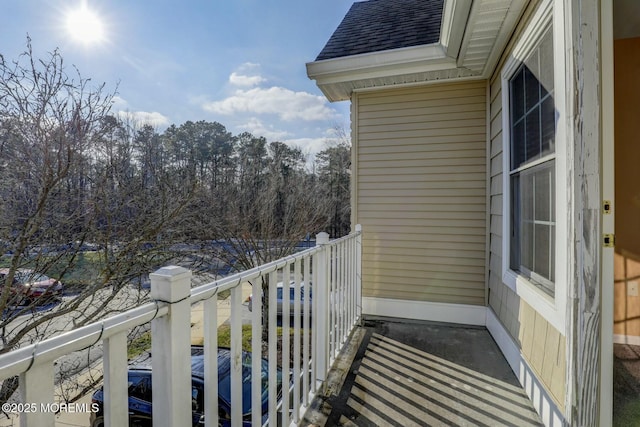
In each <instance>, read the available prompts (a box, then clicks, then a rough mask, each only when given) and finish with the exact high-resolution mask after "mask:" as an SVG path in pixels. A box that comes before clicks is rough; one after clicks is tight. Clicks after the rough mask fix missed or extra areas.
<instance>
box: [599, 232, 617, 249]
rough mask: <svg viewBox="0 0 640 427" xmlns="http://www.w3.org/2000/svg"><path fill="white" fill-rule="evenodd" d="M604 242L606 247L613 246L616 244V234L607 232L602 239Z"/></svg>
mask: <svg viewBox="0 0 640 427" xmlns="http://www.w3.org/2000/svg"><path fill="white" fill-rule="evenodd" d="M602 244H603V246H604V247H605V248H612V247H614V246H615V244H616V236H615V234H605V235H604V236H603V239H602Z"/></svg>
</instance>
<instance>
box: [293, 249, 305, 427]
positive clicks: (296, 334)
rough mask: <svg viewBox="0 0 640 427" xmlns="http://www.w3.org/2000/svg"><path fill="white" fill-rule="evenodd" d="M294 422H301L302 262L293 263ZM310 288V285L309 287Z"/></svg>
mask: <svg viewBox="0 0 640 427" xmlns="http://www.w3.org/2000/svg"><path fill="white" fill-rule="evenodd" d="M293 283H294V284H293V378H294V381H293V422H294V423H296V424H297V423H298V421H299V420H300V414H299V412H300V315H301V313H300V299H301V289H300V260H299V259H297V260H295V262H294V263H293ZM307 286H308V285H307Z"/></svg>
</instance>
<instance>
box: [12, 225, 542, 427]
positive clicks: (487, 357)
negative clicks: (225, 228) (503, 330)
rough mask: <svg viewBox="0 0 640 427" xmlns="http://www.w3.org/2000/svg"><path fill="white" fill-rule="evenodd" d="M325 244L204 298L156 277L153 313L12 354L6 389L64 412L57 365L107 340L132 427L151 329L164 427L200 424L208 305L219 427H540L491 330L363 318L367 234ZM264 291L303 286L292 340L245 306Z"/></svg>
mask: <svg viewBox="0 0 640 427" xmlns="http://www.w3.org/2000/svg"><path fill="white" fill-rule="evenodd" d="M316 242H317V246H316V247H314V248H310V249H307V250H305V251H303V252H299V253H297V254H296V255H294V256H290V257H288V258H285V259H281V260H279V261H275V262H273V263H270V264H266V265H262V266H260V267H258V268H255V269H252V270H249V271H245V272H242V273H239V274H236V275H233V276H229V277H226V278H223V279H221V280H218V281H215V282H212V283H209V284H205V285H202V286H199V287H196V288H191V273H190V272H189V271H188V270H186V269H184V268H181V267H165V268H162V269H160V270H158V271H156V272H155V273H153V274H151V296H152V299H153V301H152V302H151V303H148V304H146V305H143V306H140V307H138V308H136V309H134V310H130V311H128V312H125V313H122V314H119V315H116V316H113V317H110V318H107V319H105V320H103V321H102V322H100V323H96V324H92V325H88V326H85V327H82V328H79V329H76V330H73V331H70V332H67V333H65V334H62V335H59V336H56V337H53V338H50V339H48V340H46V341H42V342H39V343H37V344H35V345H30V346H27V347H24V348H21V349H19V350H16V351H13V352H11V353H7V354H4V355H1V356H0V367H1V369H0V380H4V379H6V378H9V377H12V376H16V375H17V376H19V381H20V387H19V392H20V400H21V401H22V402H23V403H28V404H29V405H33V406H34V407H37V408H41V407H43V406H42V405H45V407H46V405H47V404H51V403H54V402H55V395H54V363H55V361H56V359H58V358H60V357H62V356H64V355H66V354H69V353H72V352H74V351H78V350H81V349H86V348H88V347H91V346H94V345H97V344H99V343H102V344H103V373H104V396H105V397H104V422H105V425H106V426H123V425H127V423H128V413H129V410H128V401H127V388H128V384H127V369H128V360H127V333H128V331H130V330H131V329H132V328H134V327H136V326H139V325H143V324H146V323H148V322H151V333H152V339H151V341H152V348H151V354H152V361H151V366H152V369H153V372H154V376H153V379H154V381H153V384H152V393H153V419H154V426H167V427H169V426H187V425H191V421H190V420H191V419H192V413H191V410H192V401H191V393H190V390H191V381H190V375H189V373H190V369H191V368H190V364H189V360H190V354H191V341H190V340H191V336H190V330H191V312H192V309H193V306H194V305H197V307H199V308H200V307H202V317H203V336H204V342H203V351H204V384H205V387H204V394H205V397H204V408H203V409H204V413H205V414H206V417H205V418H204V425H205V426H218V425H219V419H218V418H219V416H223V417H225V420H227V421H229V423H230V425H231V426H241V425H243V422H244V423H245V424H244V425H247V424H248V423H249V422H250V423H251V425H254V426H257V425H263V424H268V425H319V424H320V425H321V424H325V425H336V424H345V425H358V424H365V425H371V424H377V425H386V424H394V423H396V424H397V425H438V424H442V423H444V424H447V423H449V422H454V423H461V424H469V423H471V424H475V423H478V422H479V423H481V424H484V425H514V424H518V425H540V421H539V418H538V417H537V415H536V414H535V412H534V411H533V408H532V405H531V403H530V401H529V400H527V398H526V395H525V394H524V391H523V390H522V388H520V386H519V385H518V383H517V380H516V379H515V376H514V375H513V373H512V372H511V371H510V369H509V367H508V365H507V363H506V361H505V360H504V358H503V357H502V355H501V354H500V352H499V350H498V348H497V346H496V345H495V343H494V342H493V340H492V339H491V337H490V336H489V334H488V332H487V331H486V329H484V328H478V327H461V326H452V325H447V324H435V323H425V322H422V323H416V322H411V321H406V320H402V321H400V320H397V319H396V320H394V319H375V318H367V317H363V315H362V312H361V304H360V301H361V283H360V278H361V271H360V268H361V267H360V266H361V230H360V229H359V228H357V230H356V232H354V233H352V234H351V235H349V236H346V237H344V238H340V239H336V240H332V241H329V239H328V235H326V234H325V233H321V234H320V235H318V237H317V240H316ZM263 282H264V283H266V284H267V285H265V289H266V292H267V294H268V298H267V299H266V300H268V301H275V300H276V291H277V289H276V284H277V283H278V282H281V283H285V284H286V283H291V284H292V285H291V286H292V288H293V298H292V299H291V298H290V295H289V293H288V292H283V294H282V315H281V316H280V319H281V320H279V316H278V313H277V307H276V304H269V307H268V316H267V319H266V320H267V321H268V324H269V325H271V326H275V325H280V326H281V330H280V334H278V330H277V329H278V328H276V327H269V329H268V339H267V340H266V342H265V343H263V340H262V336H263V330H262V329H263V322H262V298H259V297H254V298H253V299H252V305H253V307H252V311H251V313H250V320H247V319H246V316H247V314H246V307H244V306H243V298H242V288H243V286H245V287H246V286H251V288H252V294H253V295H254V296H258V295H262V293H263ZM303 287H304V288H312V289H313V296H312V298H304V297H302V295H304V293H303V292H302V289H304V288H303ZM223 291H229V292H230V297H229V299H228V302H229V305H230V307H229V308H230V318H229V324H230V334H231V344H230V353H231V358H230V360H231V362H230V365H231V369H230V372H231V373H230V378H231V386H230V389H231V393H230V395H231V398H230V408H231V409H230V413H229V414H219V413H218V404H217V398H215V397H214V398H209V396H216V397H217V396H218V378H217V373H218V366H217V363H218V361H217V357H216V355H217V354H218V348H217V346H218V336H217V334H218V322H217V321H218V307H219V305H218V302H219V301H218V300H219V296H220V293H221V292H223ZM243 310H245V313H244V317H245V320H244V323H245V324H247V323H250V329H251V345H250V347H251V352H252V353H253V354H262V355H263V356H265V357H266V360H267V361H268V372H269V374H268V376H267V378H268V390H269V392H268V394H269V396H268V411H267V412H266V415H265V414H263V413H262V411H260V410H255V411H252V413H251V414H250V415H249V416H247V415H246V414H244V415H243V414H242V407H243V404H242V399H243V385H242V383H243V374H242V369H243V367H242V357H241V356H242V354H243V353H242V335H243ZM398 317H402V313H398ZM245 328H246V326H245ZM279 337H280V338H279ZM279 341H281V342H280V343H279ZM279 344H280V345H279ZM250 369H251V375H250V381H251V402H252V404H251V407H252V408H260V407H262V403H263V402H262V398H263V397H262V395H261V390H262V384H261V381H262V380H263V378H262V372H263V370H262V366H261V359H260V358H258V357H253V358H252V360H251V368H250ZM278 370H280V372H281V383H282V384H285V385H290V386H289V387H283V390H284V392H283V393H282V394H283V396H284V398H281V399H278V397H277V395H276V391H277V388H278V387H277V378H278V375H276V372H278ZM158 372H162V375H158V374H157V373H158ZM244 379H245V380H246V379H247V377H245V378H244ZM245 404H246V402H245ZM226 417H228V418H226ZM249 417H250V419H249ZM88 418H89V415H88V414H87V424H86V425H88ZM523 422H524V424H523ZM19 425H21V426H39V427H40V426H42V427H48V426H51V427H53V426H54V425H56V417H55V414H54V413H53V412H51V411H42V410H36V411H29V412H23V413H21V414H20V417H19Z"/></svg>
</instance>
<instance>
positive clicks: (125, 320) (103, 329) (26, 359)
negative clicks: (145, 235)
mask: <svg viewBox="0 0 640 427" xmlns="http://www.w3.org/2000/svg"><path fill="white" fill-rule="evenodd" d="M168 311H169V305H168V304H166V303H162V302H150V303H147V304H144V305H141V306H140V307H136V308H133V309H131V310H128V311H126V312H124V313H120V314H117V315H115V316H112V317H107V318H105V319H104V320H101V321H100V322H95V323H91V324H89V325H86V326H82V327H80V328H78V329H74V330H71V331H68V332H65V333H62V334H60V335H57V336H55V337H52V338H49V339H46V340H44V341H40V342H37V343H35V344H30V345H28V346H25V347H22V348H19V349H17V350H13V351H11V352H8V353H5V354H2V355H0V366H1V367H2V369H1V370H0V380H2V379H6V378H9V377H12V376H14V375H18V374H21V373H23V372H26V371H28V370H29V369H30V368H31V366H32V365H33V364H34V363H35V361H36V359H37V360H38V362H45V361H53V360H55V359H57V358H59V357H61V356H64V355H66V354H69V353H72V352H74V351H79V350H83V349H85V348H89V347H91V346H93V345H95V344H97V343H98V342H99V341H100V340H102V339H105V338H109V337H110V336H113V335H115V334H117V333H118V332H122V331H126V330H128V329H131V328H134V327H136V326H139V325H143V324H145V323H147V322H149V321H151V320H153V319H154V318H156V317H160V316H164V315H166V314H167V313H168Z"/></svg>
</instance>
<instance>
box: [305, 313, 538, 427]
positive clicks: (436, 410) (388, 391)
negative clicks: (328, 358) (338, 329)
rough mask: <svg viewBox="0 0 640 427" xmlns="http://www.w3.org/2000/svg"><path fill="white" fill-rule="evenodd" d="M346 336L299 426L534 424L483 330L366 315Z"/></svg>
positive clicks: (531, 411) (521, 392)
mask: <svg viewBox="0 0 640 427" xmlns="http://www.w3.org/2000/svg"><path fill="white" fill-rule="evenodd" d="M353 337H354V338H352V342H351V343H350V344H349V345H348V346H347V347H351V348H352V351H345V352H343V353H342V354H341V356H340V357H339V358H338V360H337V363H336V365H334V369H333V370H332V373H331V374H330V378H331V380H330V381H329V384H328V387H327V389H328V390H327V392H326V393H325V395H324V396H322V397H321V398H316V400H315V401H314V403H313V404H312V405H311V409H310V410H309V411H308V412H307V414H306V415H305V419H304V421H303V422H302V423H301V425H307V426H322V425H325V426H337V425H344V426H442V425H447V426H450V425H461V426H468V425H485V426H499V425H505V426H539V425H542V423H541V421H540V418H539V417H538V415H537V414H536V412H535V410H534V409H533V406H532V404H531V401H530V400H529V399H528V398H527V396H526V394H525V392H524V390H523V389H522V387H520V385H519V383H518V380H517V379H516V377H515V375H514V374H513V372H512V371H511V369H510V367H509V365H508V364H507V361H506V360H505V359H504V357H503V356H502V353H500V350H499V349H498V347H497V345H496V343H495V342H494V341H493V339H492V338H491V336H490V335H489V332H488V331H487V329H486V328H484V327H475V326H461V325H453V324H445V323H435V322H417V321H407V320H404V319H389V318H367V319H365V321H364V325H363V326H362V327H358V328H356V330H355V331H354V335H353ZM358 342H359V344H358ZM336 366H337V369H336ZM341 366H342V367H343V368H340V367H341Z"/></svg>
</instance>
